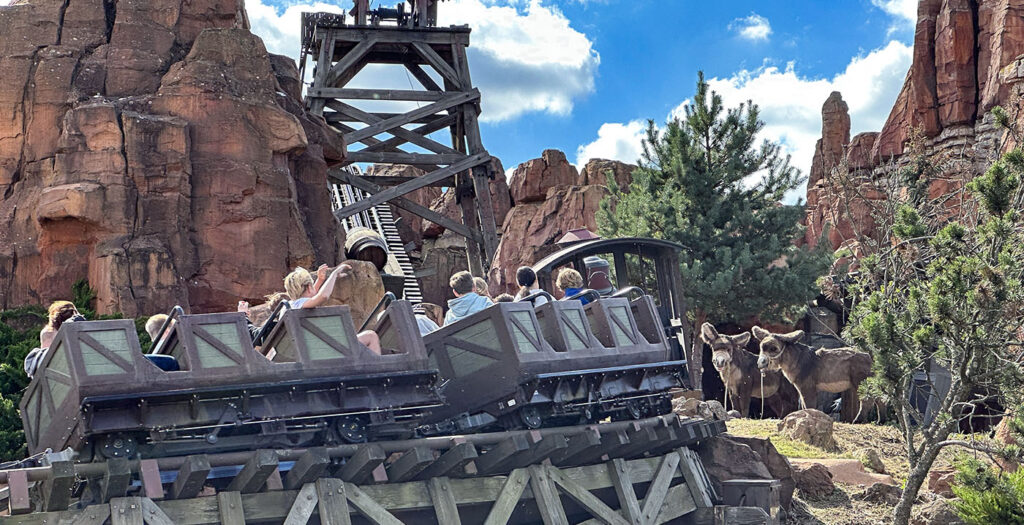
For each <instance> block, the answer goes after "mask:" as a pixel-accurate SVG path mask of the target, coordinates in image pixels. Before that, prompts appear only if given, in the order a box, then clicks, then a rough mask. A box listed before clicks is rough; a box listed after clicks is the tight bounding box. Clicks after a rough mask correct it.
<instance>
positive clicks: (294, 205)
mask: <svg viewBox="0 0 1024 525" xmlns="http://www.w3.org/2000/svg"><path fill="white" fill-rule="evenodd" d="M0 79H2V82H0V277H2V278H0V307H3V308H6V307H10V306H13V305H17V304H24V303H44V302H48V301H51V300H54V299H58V298H64V297H66V295H67V294H68V292H69V288H70V283H71V282H73V281H75V280H76V279H81V278H87V279H88V280H89V282H90V284H91V285H92V287H93V288H95V289H96V291H97V293H98V301H97V307H98V310H99V311H100V312H104V313H106V312H113V311H119V312H123V313H124V314H126V315H130V316H135V315H142V314H151V313H154V312H157V311H165V310H167V309H168V308H169V307H170V306H172V305H174V304H181V305H191V308H192V310H193V311H211V310H223V309H225V308H230V307H231V306H233V305H234V303H235V302H236V301H238V300H239V299H247V300H250V301H258V300H259V299H260V298H261V297H262V296H263V295H264V294H266V293H269V292H272V291H274V290H277V289H280V287H281V278H282V276H283V275H284V274H285V273H286V272H287V271H288V270H289V269H290V268H291V267H294V266H296V265H307V266H311V265H313V264H314V263H320V262H326V263H334V262H335V261H337V260H339V259H341V258H342V255H341V250H340V247H341V246H343V245H344V238H343V234H342V233H341V229H340V227H339V226H338V225H337V223H336V221H335V219H334V218H333V216H332V215H331V213H330V202H329V201H328V196H327V194H326V193H325V192H324V191H323V188H324V186H325V185H326V170H327V166H328V164H329V163H334V162H337V161H339V160H341V159H342V158H343V157H344V147H343V145H342V144H341V143H340V142H339V141H338V140H337V139H336V138H335V136H334V135H333V134H332V132H331V131H329V130H328V129H327V128H326V125H325V124H324V123H323V122H322V120H314V119H312V118H310V117H309V116H308V115H306V114H305V112H304V110H303V108H302V103H301V100H300V98H299V88H300V83H299V77H298V71H297V69H296V67H295V64H294V63H293V62H292V61H291V60H290V59H287V58H285V57H279V56H272V55H269V54H268V53H267V51H266V49H265V47H264V46H263V43H262V41H261V40H260V39H259V38H257V37H256V36H254V35H252V34H251V33H250V32H249V30H248V21H247V19H246V15H245V9H244V4H243V2H242V0H188V1H186V0H19V1H16V2H15V3H14V5H11V6H8V7H0Z"/></svg>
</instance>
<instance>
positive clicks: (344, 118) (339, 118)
mask: <svg viewBox="0 0 1024 525" xmlns="http://www.w3.org/2000/svg"><path fill="white" fill-rule="evenodd" d="M332 102H336V101H334V100H331V101H328V102H327V107H331V103H332ZM370 114H371V115H373V116H375V117H378V118H380V119H381V120H384V119H389V118H393V117H397V116H398V115H401V114H402V113H388V112H382V111H374V112H371V113H370ZM447 116H448V115H427V116H426V117H420V118H418V119H416V120H411V121H409V123H410V124H429V123H431V122H434V121H435V120H437V119H438V118H441V117H447ZM324 120H326V121H327V123H328V124H334V123H335V122H362V120H361V119H357V118H355V117H350V116H348V115H345V114H344V113H341V112H329V113H324Z"/></svg>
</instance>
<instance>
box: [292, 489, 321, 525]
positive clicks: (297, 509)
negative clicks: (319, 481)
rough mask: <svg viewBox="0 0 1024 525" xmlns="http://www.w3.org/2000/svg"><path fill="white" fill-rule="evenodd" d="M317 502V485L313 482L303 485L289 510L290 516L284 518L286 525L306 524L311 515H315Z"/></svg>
mask: <svg viewBox="0 0 1024 525" xmlns="http://www.w3.org/2000/svg"><path fill="white" fill-rule="evenodd" d="M316 504H317V497H316V485H314V484H312V483H307V484H305V485H303V486H302V490H300V491H299V493H298V494H297V495H296V496H295V501H293V502H292V506H291V508H290V509H289V510H288V516H286V517H285V518H284V525H306V523H307V522H309V517H310V516H312V515H313V509H315V508H316Z"/></svg>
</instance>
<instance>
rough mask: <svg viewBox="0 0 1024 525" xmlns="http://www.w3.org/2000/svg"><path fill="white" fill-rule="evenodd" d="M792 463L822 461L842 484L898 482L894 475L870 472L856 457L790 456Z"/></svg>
mask: <svg viewBox="0 0 1024 525" xmlns="http://www.w3.org/2000/svg"><path fill="white" fill-rule="evenodd" d="M790 463H791V464H792V465H793V468H796V467H797V466H798V465H799V466H806V465H808V464H810V463H820V464H822V465H824V466H825V468H827V469H828V471H829V472H831V473H832V480H833V481H834V482H836V483H839V484H842V485H851V486H857V485H863V486H867V485H871V484H873V483H884V484H887V485H894V484H895V483H896V482H895V481H893V479H892V476H890V475H888V474H875V473H874V472H868V471H867V470H865V469H864V464H863V463H861V462H860V461H859V460H856V459H845V458H818V459H798V458H790Z"/></svg>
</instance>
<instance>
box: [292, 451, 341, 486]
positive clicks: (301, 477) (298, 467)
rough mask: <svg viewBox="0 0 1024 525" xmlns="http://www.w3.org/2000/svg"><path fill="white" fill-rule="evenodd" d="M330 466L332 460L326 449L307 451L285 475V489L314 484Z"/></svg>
mask: <svg viewBox="0 0 1024 525" xmlns="http://www.w3.org/2000/svg"><path fill="white" fill-rule="evenodd" d="M330 464H331V458H330V456H328V455H327V449H326V448H324V447H313V448H310V449H308V450H306V453H305V454H303V455H302V456H301V457H300V458H299V460H298V461H296V462H295V464H294V465H292V469H291V470H289V471H288V474H287V475H285V477H284V488H286V489H288V490H294V489H297V488H299V487H301V486H303V485H305V484H306V483H312V482H313V481H314V480H315V479H316V478H319V477H320V475H321V474H323V473H324V471H325V470H327V467H328V466H329V465H330Z"/></svg>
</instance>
